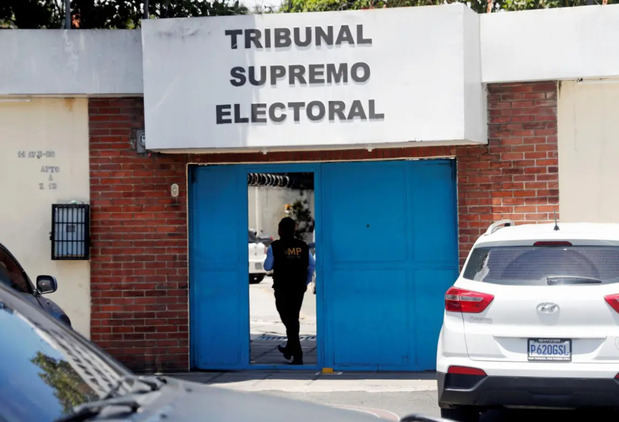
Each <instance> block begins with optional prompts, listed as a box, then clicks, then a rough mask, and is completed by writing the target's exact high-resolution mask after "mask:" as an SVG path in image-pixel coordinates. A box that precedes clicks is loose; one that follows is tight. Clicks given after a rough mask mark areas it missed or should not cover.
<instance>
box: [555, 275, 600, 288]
mask: <svg viewBox="0 0 619 422" xmlns="http://www.w3.org/2000/svg"><path fill="white" fill-rule="evenodd" d="M602 283H603V281H602V280H600V279H599V278H594V277H583V276H580V275H552V276H548V277H546V284H548V285H549V286H554V285H557V284H602Z"/></svg>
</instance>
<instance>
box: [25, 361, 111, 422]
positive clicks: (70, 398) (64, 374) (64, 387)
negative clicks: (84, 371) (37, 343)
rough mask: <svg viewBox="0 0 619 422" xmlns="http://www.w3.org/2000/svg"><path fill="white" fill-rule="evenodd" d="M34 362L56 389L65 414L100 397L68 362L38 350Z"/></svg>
mask: <svg viewBox="0 0 619 422" xmlns="http://www.w3.org/2000/svg"><path fill="white" fill-rule="evenodd" d="M32 363H34V364H35V365H37V366H38V367H39V368H41V370H42V371H43V372H40V373H39V376H40V377H41V379H42V380H43V381H45V383H46V384H47V385H49V386H50V387H52V388H53V389H54V395H55V396H56V397H57V398H58V400H59V402H60V403H61V404H62V407H63V410H64V413H65V414H67V413H69V412H70V411H71V409H73V408H74V407H75V406H78V405H80V404H82V403H84V402H87V401H92V400H97V399H98V398H99V397H98V396H97V395H96V394H95V392H94V391H93V390H91V389H90V387H89V386H88V384H86V383H85V382H84V381H83V380H82V379H81V378H80V376H79V375H78V374H77V372H75V370H74V369H73V368H72V367H71V365H69V363H68V362H66V361H64V360H56V359H54V358H52V357H50V356H47V355H45V354H43V353H41V352H37V355H36V356H35V357H34V358H32Z"/></svg>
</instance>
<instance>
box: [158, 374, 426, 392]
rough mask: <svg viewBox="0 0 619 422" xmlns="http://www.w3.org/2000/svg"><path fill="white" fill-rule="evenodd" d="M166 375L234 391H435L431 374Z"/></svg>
mask: <svg viewBox="0 0 619 422" xmlns="http://www.w3.org/2000/svg"><path fill="white" fill-rule="evenodd" d="M166 375H169V376H172V377H176V378H180V379H184V380H187V381H193V382H199V383H203V384H208V385H212V386H217V387H221V388H229V389H233V390H238V391H285V392H303V393H328V392H369V393H399V392H420V391H436V378H435V377H436V375H435V373H434V372H379V373H377V372H334V373H332V374H325V373H322V372H319V371H275V370H272V371H271V370H265V371H262V370H255V371H226V372H179V373H168V374H166Z"/></svg>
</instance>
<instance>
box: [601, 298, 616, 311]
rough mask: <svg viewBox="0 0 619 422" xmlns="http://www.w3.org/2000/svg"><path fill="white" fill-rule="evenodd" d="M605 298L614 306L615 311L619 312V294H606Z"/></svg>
mask: <svg viewBox="0 0 619 422" xmlns="http://www.w3.org/2000/svg"><path fill="white" fill-rule="evenodd" d="M604 299H605V300H606V302H608V304H609V305H610V306H612V308H613V309H614V310H615V312H619V294H614V295H608V296H604Z"/></svg>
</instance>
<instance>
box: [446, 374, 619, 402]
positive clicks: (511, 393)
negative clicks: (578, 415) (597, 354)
mask: <svg viewBox="0 0 619 422" xmlns="http://www.w3.org/2000/svg"><path fill="white" fill-rule="evenodd" d="M463 376H465V377H466V375H461V376H460V377H463ZM437 377H438V402H439V406H440V407H444V408H449V407H452V406H485V407H486V406H488V407H490V406H505V407H510V406H524V407H561V408H576V407H589V406H591V407H615V408H617V407H619V380H616V379H614V378H541V377H540V378H538V377H496V376H486V377H484V378H483V379H481V380H477V382H476V383H472V382H471V383H469V384H466V382H463V381H462V380H460V379H458V378H454V376H453V374H445V373H441V372H438V373H437ZM472 377H477V378H479V377H478V376H475V375H473V376H472ZM466 385H470V388H466ZM463 386H464V387H465V388H462V387H463Z"/></svg>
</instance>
